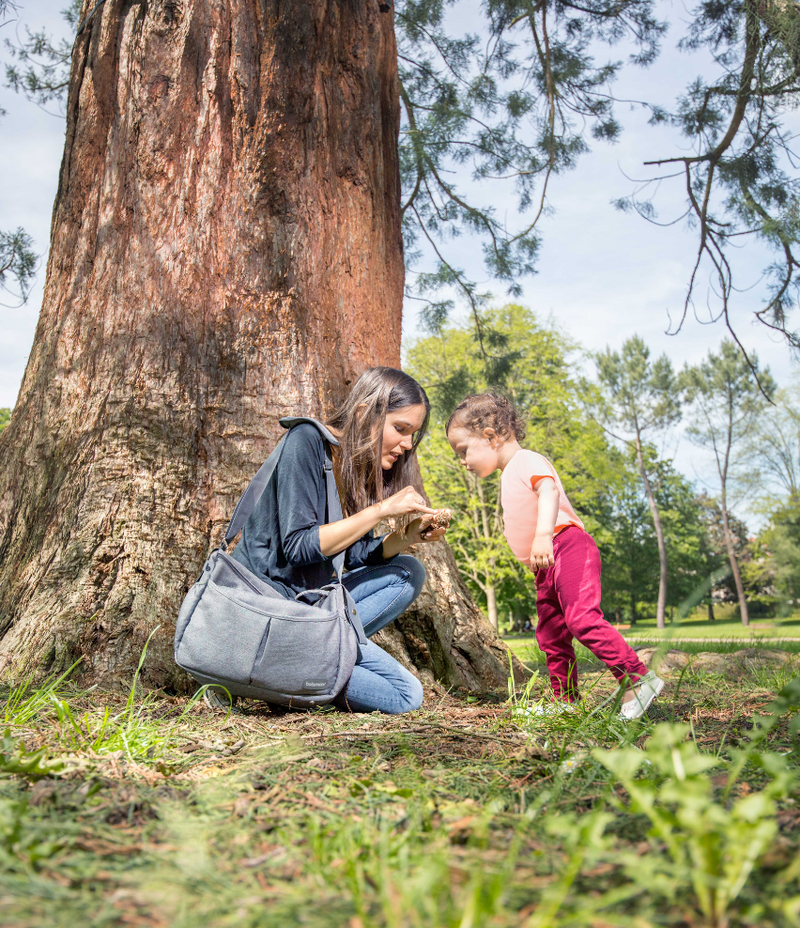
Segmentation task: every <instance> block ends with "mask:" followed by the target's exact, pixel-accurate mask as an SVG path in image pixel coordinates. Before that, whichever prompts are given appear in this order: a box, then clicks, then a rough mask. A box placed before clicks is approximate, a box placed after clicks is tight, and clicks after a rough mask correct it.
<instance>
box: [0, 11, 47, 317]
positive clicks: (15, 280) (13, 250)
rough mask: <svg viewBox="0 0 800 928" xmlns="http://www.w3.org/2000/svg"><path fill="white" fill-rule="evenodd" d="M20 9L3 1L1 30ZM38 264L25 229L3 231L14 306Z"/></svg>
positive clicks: (6, 283)
mask: <svg viewBox="0 0 800 928" xmlns="http://www.w3.org/2000/svg"><path fill="white" fill-rule="evenodd" d="M17 10H18V7H17V5H16V4H15V3H12V2H11V0H0V28H2V27H3V26H5V25H8V24H9V23H10V21H11V20H10V17H11V16H13V15H15V14H16V13H17ZM5 17H9V18H5ZM7 44H8V42H7ZM4 115H5V110H3V109H0V116H4ZM38 264H39V259H38V257H37V255H36V252H35V251H34V243H33V239H32V238H31V237H30V235H28V233H27V232H26V231H25V230H24V229H22V228H18V229H16V230H15V231H14V232H6V231H3V230H2V229H0V290H2V291H3V293H4V294H6V295H7V296H8V298H9V299H10V300H11V301H12V305H14V304H22V303H24V302H25V301H26V300H27V299H28V293H29V292H30V289H31V285H32V284H33V281H34V278H35V276H36V268H37V266H38ZM0 302H2V301H0ZM3 305H5V304H3Z"/></svg>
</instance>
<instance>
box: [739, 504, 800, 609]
mask: <svg viewBox="0 0 800 928" xmlns="http://www.w3.org/2000/svg"><path fill="white" fill-rule="evenodd" d="M754 548H755V556H754V557H753V559H752V561H751V563H750V564H748V565H747V568H746V569H745V571H744V579H745V580H749V581H750V582H751V584H753V585H755V586H757V587H758V588H760V589H761V590H763V591H764V592H766V593H767V594H769V593H771V594H773V596H772V598H773V599H774V600H775V601H776V602H777V605H778V609H779V610H780V611H787V607H789V609H790V608H791V607H792V606H796V605H797V603H798V602H800V499H798V497H796V496H790V497H789V498H788V499H787V500H786V501H784V503H783V504H782V505H780V506H779V507H778V508H777V509H776V510H775V511H774V512H773V513H772V515H771V517H770V521H769V524H768V525H767V527H766V528H765V529H764V531H762V532H761V533H760V535H759V537H758V538H757V539H756V543H755V545H754Z"/></svg>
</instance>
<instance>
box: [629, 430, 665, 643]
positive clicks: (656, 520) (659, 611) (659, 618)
mask: <svg viewBox="0 0 800 928" xmlns="http://www.w3.org/2000/svg"><path fill="white" fill-rule="evenodd" d="M636 460H637V462H638V464H639V473H640V474H641V476H642V481H643V482H644V491H645V493H646V495H647V502H648V503H649V505H650V513H651V515H652V516H653V525H654V526H655V529H656V541H657V542H658V563H659V567H660V572H659V577H658V603H657V605H656V628H666V622H665V619H664V616H665V614H666V609H667V581H668V580H669V570H668V567H667V545H666V542H665V541H664V528H663V526H662V525H661V516H660V515H659V512H658V505H657V504H656V497H655V494H654V493H653V488H652V486H651V485H650V478H649V477H648V476H647V468H646V467H645V466H644V457H643V456H642V441H641V439H640V438H639V436H638V435H637V436H636Z"/></svg>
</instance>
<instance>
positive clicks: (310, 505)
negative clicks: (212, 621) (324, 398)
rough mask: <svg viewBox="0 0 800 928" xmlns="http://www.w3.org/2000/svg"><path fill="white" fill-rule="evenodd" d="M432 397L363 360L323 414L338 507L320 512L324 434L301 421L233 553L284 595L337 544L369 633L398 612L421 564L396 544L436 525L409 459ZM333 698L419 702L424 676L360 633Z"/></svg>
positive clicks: (381, 704)
mask: <svg viewBox="0 0 800 928" xmlns="http://www.w3.org/2000/svg"><path fill="white" fill-rule="evenodd" d="M429 415H430V403H429V402H428V397H427V396H426V395H425V391H424V390H423V389H422V387H421V386H420V385H419V384H418V383H417V382H416V380H413V379H412V378H411V377H409V376H408V375H407V374H404V373H403V372H402V371H398V370H394V369H393V368H390V367H373V368H370V369H369V370H367V371H365V372H364V373H363V374H362V375H361V377H360V378H359V379H358V381H357V382H356V384H355V386H354V387H353V389H352V391H351V392H350V395H349V396H348V398H347V400H346V401H345V402H344V403H343V404H342V406H341V407H340V408H339V409H338V410H336V412H335V413H334V414H333V416H332V417H331V418H330V419H329V420H328V422H327V423H326V424H327V426H328V428H329V429H330V431H331V432H332V434H333V435H334V436H335V437H336V438H337V439H338V441H339V445H338V447H334V448H333V470H334V475H335V477H336V484H337V486H338V488H339V496H340V498H341V501H342V509H343V512H344V518H343V519H342V520H341V521H339V522H330V523H327V524H326V523H325V502H326V491H325V474H324V464H325V442H324V440H323V439H322V437H321V436H320V434H319V432H318V431H317V430H316V429H315V428H314V426H313V425H310V424H301V425H296V426H295V427H294V428H293V429H292V430H291V431H290V432H289V434H288V435H287V436H286V438H284V442H285V445H284V449H283V451H282V453H281V458H280V460H279V462H278V466H277V469H276V471H275V474H274V476H273V478H272V479H273V481H274V482H275V488H276V492H275V494H272V493H264V494H262V497H261V499H260V500H259V502H258V504H257V505H256V508H255V510H254V511H253V514H252V515H251V516H250V518H249V519H248V521H247V523H246V524H245V526H244V529H243V531H242V538H241V541H240V542H239V544H238V545H237V547H236V550H235V551H234V553H233V557H234V558H236V560H238V561H240V562H241V563H242V564H244V565H245V567H247V568H248V569H249V570H251V571H252V572H253V573H254V574H256V575H257V576H262V577H265V578H267V579H269V580H271V581H273V583H278V584H280V585H281V586H283V587H284V589H285V590H286V593H287V595H289V596H291V597H294V595H295V594H296V593H299V592H300V591H301V590H311V589H316V588H319V587H321V586H324V585H325V584H326V583H329V582H330V580H331V577H332V575H333V568H332V561H333V558H334V557H335V556H336V555H337V554H339V553H340V552H341V551H345V552H346V553H345V569H346V570H347V571H348V572H347V573H346V574H345V575H344V578H343V582H344V585H345V586H346V587H347V589H348V590H349V591H350V594H351V595H352V597H353V599H354V600H355V601H356V604H357V606H358V612H359V615H360V617H361V621H362V623H363V625H364V631H365V633H366V635H367V637H370V636H372V635H374V634H375V633H376V632H378V631H380V629H382V628H383V627H384V626H386V625H388V624H389V622H391V621H392V620H393V619H396V618H397V616H399V615H400V614H401V613H402V612H403V611H404V610H405V609H407V608H408V606H409V605H410V604H411V603H412V602H413V601H414V600H415V599H416V598H417V596H418V595H419V592H420V590H421V589H422V584H423V582H424V580H425V568H424V567H423V566H422V565H421V564H420V562H419V561H418V560H416V558H413V557H410V556H409V555H404V554H402V553H401V552H402V551H404V550H405V549H406V548H407V547H409V545H412V544H418V543H420V542H430V541H435V540H436V539H438V538H441V536H442V535H443V534H444V531H443V530H441V529H439V530H435V531H431V530H428V531H426V527H427V526H428V525H429V523H430V519H431V517H432V515H433V513H434V511H435V510H433V509H430V508H429V507H428V506H426V505H425V501H424V500H423V499H422V498H421V497H420V494H419V493H418V492H417V491H416V490H415V489H414V487H413V486H410V485H407V484H410V477H409V464H410V462H411V460H412V458H413V457H414V455H415V454H416V449H417V446H418V445H419V443H420V441H421V440H422V437H423V435H424V434H425V430H426V428H427V425H428V418H429ZM409 513H422V515H421V517H419V518H415V519H414V520H413V521H412V522H411V523H410V524H409V525H408V527H407V528H406V529H405V530H404V531H402V532H391V533H390V534H388V535H383V536H381V537H378V538H376V537H375V536H374V534H373V531H372V530H373V529H374V528H375V526H376V525H377V524H378V523H379V522H381V521H382V520H383V519H386V518H389V517H391V516H405V515H407V514H409ZM360 652H361V653H360V656H359V660H358V663H357V664H356V666H355V668H354V669H353V674H352V676H351V677H350V681H349V683H348V684H347V686H346V687H345V689H344V691H343V692H342V693H341V694H340V696H339V697H338V699H337V705H339V706H340V707H341V708H343V709H349V710H350V711H353V712H373V711H375V710H378V711H380V712H388V713H400V712H410V711H411V710H413V709H418V708H419V707H420V705H421V704H422V686H421V684H420V682H419V680H417V678H416V677H415V676H413V674H411V673H409V672H408V671H407V670H406V669H405V668H404V667H402V666H401V665H400V664H398V663H397V661H396V660H395V659H394V658H393V657H390V656H389V655H388V654H387V653H386V652H385V651H384V650H383V649H382V648H380V647H379V646H378V645H376V644H375V643H374V642H372V641H369V642H368V643H367V645H366V646H362V647H361V649H360Z"/></svg>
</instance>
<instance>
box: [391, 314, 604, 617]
mask: <svg viewBox="0 0 800 928" xmlns="http://www.w3.org/2000/svg"><path fill="white" fill-rule="evenodd" d="M481 322H482V324H483V326H484V331H486V332H491V333H492V339H493V340H494V345H496V346H498V348H499V350H501V351H502V352H503V356H504V358H505V360H506V363H505V367H504V368H503V370H502V372H500V373H501V375H502V380H501V382H500V383H497V382H496V381H494V382H490V381H489V380H488V379H487V374H486V365H485V359H484V356H483V353H482V351H481V344H480V340H479V338H478V335H477V332H476V326H475V324H474V322H473V321H470V322H468V323H465V324H462V325H449V326H445V327H443V328H442V329H441V330H440V332H439V334H438V335H434V336H430V337H427V338H421V339H418V340H417V341H416V342H414V343H413V344H411V345H410V346H409V347H408V350H407V361H406V369H407V370H409V371H410V372H412V373H413V375H414V376H416V377H419V378H420V379H421V380H422V382H423V383H425V384H427V385H428V388H429V390H430V394H431V397H432V402H433V421H434V423H435V425H434V427H433V429H432V434H431V436H430V438H429V439H427V440H426V441H425V442H424V443H423V445H422V447H421V449H420V464H421V467H422V471H423V475H424V477H425V482H426V487H427V488H428V492H429V493H430V494H431V499H432V501H433V502H434V503H435V504H436V505H437V506H450V507H452V508H453V509H454V510H455V512H456V518H455V520H454V522H453V523H452V525H451V528H450V532H449V533H448V534H449V536H450V537H451V544H452V545H453V548H454V551H455V555H456V560H457V563H458V565H459V569H460V570H461V572H462V574H463V576H464V577H465V578H466V580H467V583H468V585H469V587H470V590H471V591H472V592H473V595H475V597H476V599H477V601H478V602H479V603H481V604H482V605H483V606H484V608H485V609H486V611H487V614H488V615H489V617H490V620H491V621H494V620H495V617H497V620H498V621H499V617H500V616H509V617H510V618H509V624H519V621H520V620H522V617H525V618H527V617H529V616H532V615H533V613H534V609H535V590H534V585H533V582H532V577H531V575H530V572H529V571H527V570H525V569H524V568H523V567H522V565H521V564H520V563H519V562H518V561H517V560H516V558H514V557H513V556H512V554H511V551H510V549H509V548H508V544H507V542H506V541H505V537H504V535H503V521H502V512H501V508H500V498H499V480H498V478H497V477H493V478H490V479H487V480H479V479H478V478H477V477H475V475H474V474H469V473H468V472H467V471H466V470H465V469H464V468H463V467H461V466H460V465H459V463H458V461H457V460H456V458H455V457H454V455H453V453H452V450H451V449H450V446H449V445H448V444H447V442H446V441H445V438H444V431H443V427H444V424H445V423H446V421H447V419H448V417H449V415H450V412H451V411H452V409H453V407H454V406H455V405H456V404H457V403H458V402H459V401H460V400H462V399H463V398H464V396H465V395H467V394H469V393H475V392H481V391H483V390H486V389H488V388H489V387H492V388H495V389H499V390H501V391H502V392H504V393H506V394H507V395H508V396H509V397H510V398H511V399H512V401H513V402H514V403H515V404H516V405H517V407H518V408H519V410H520V412H521V414H522V415H523V417H524V418H525V419H526V421H527V423H528V431H527V436H526V438H525V441H524V445H525V446H526V447H530V448H534V449H536V450H537V451H540V452H541V453H542V454H545V455H546V456H547V457H549V458H550V459H551V460H553V462H554V464H555V466H556V467H557V468H558V470H559V472H560V474H561V477H562V479H563V481H564V484H565V486H566V487H567V488H568V492H569V495H570V499H571V501H572V502H573V504H574V505H575V506H576V508H577V510H578V512H579V513H580V514H581V518H583V519H584V521H585V522H586V524H587V527H589V528H590V529H596V528H597V527H598V525H599V524H600V519H599V518H598V516H599V515H600V514H601V513H602V511H603V510H604V509H605V508H607V502H606V500H605V496H606V494H607V493H608V487H609V484H610V482H613V474H614V465H613V462H612V460H611V459H610V456H609V448H608V444H607V442H606V440H605V438H604V436H603V433H602V430H601V429H600V428H598V427H597V425H596V424H595V423H593V422H591V421H588V420H587V418H586V416H585V414H584V413H583V410H582V407H581V405H580V387H579V384H578V383H577V382H576V381H575V380H574V379H573V378H572V377H571V376H570V363H569V360H568V357H569V355H570V353H571V351H572V350H573V345H572V344H571V343H570V342H569V341H568V340H567V339H566V338H565V337H564V336H563V335H562V334H561V333H560V332H559V331H558V330H557V329H556V328H555V327H553V326H551V325H543V324H542V323H541V322H539V321H538V320H537V318H536V316H535V315H534V314H533V313H532V312H531V311H530V310H528V309H526V308H524V307H522V306H517V305H513V304H512V305H508V306H505V307H503V308H501V309H494V310H489V311H485V312H484V313H482V315H481ZM494 373H496V374H497V373H498V371H497V369H495V370H494ZM514 617H519V619H516V618H514Z"/></svg>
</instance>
